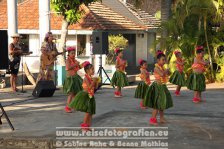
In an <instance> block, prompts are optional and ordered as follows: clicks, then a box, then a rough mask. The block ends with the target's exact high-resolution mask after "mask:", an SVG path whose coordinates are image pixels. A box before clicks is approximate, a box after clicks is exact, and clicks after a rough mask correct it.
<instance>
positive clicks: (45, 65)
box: [37, 46, 54, 82]
mask: <svg viewBox="0 0 224 149" xmlns="http://www.w3.org/2000/svg"><path fill="white" fill-rule="evenodd" d="M41 52H42V54H41V56H40V73H39V75H38V79H37V82H38V81H39V80H52V75H53V68H52V65H53V64H54V59H50V58H49V56H50V55H49V52H48V51H47V49H46V47H45V46H42V47H41Z"/></svg>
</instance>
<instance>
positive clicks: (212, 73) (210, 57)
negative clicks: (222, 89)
mask: <svg viewBox="0 0 224 149" xmlns="http://www.w3.org/2000/svg"><path fill="white" fill-rule="evenodd" d="M204 31H205V40H206V45H207V48H208V56H209V63H210V68H211V80H210V81H211V82H214V80H215V75H214V69H213V65H212V55H211V51H210V48H209V43H208V35H207V16H204Z"/></svg>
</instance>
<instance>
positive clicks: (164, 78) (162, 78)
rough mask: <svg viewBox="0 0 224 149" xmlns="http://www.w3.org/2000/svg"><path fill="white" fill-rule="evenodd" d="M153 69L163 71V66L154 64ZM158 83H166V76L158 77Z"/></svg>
mask: <svg viewBox="0 0 224 149" xmlns="http://www.w3.org/2000/svg"><path fill="white" fill-rule="evenodd" d="M155 67H157V68H158V69H159V70H160V71H165V70H164V67H163V66H160V65H159V64H155ZM160 82H161V83H162V84H166V83H167V82H168V75H166V76H160Z"/></svg>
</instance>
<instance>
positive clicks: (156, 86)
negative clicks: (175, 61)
mask: <svg viewBox="0 0 224 149" xmlns="http://www.w3.org/2000/svg"><path fill="white" fill-rule="evenodd" d="M165 63H166V56H165V55H164V54H163V52H161V51H158V53H157V63H156V64H155V68H154V76H155V81H154V82H153V83H152V84H151V85H150V86H149V87H148V89H147V91H146V96H145V98H144V106H146V107H150V108H153V111H152V117H151V118H150V120H149V123H150V124H152V125H157V119H156V116H157V113H158V112H159V114H160V122H161V123H164V122H166V121H165V119H164V112H163V111H164V110H165V109H168V108H170V107H172V106H173V101H172V97H171V95H170V92H169V90H168V88H167V86H166V83H167V81H168V75H169V73H170V72H169V70H168V69H165V68H164V64H165Z"/></svg>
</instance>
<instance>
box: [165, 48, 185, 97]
mask: <svg viewBox="0 0 224 149" xmlns="http://www.w3.org/2000/svg"><path fill="white" fill-rule="evenodd" d="M174 54H175V56H176V59H177V60H176V71H174V73H173V74H172V75H171V77H170V80H169V81H170V83H172V84H175V85H177V89H176V91H175V95H176V96H179V95H180V89H181V87H182V86H184V85H185V74H184V72H183V70H184V60H183V59H182V54H181V52H180V51H175V52H174Z"/></svg>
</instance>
